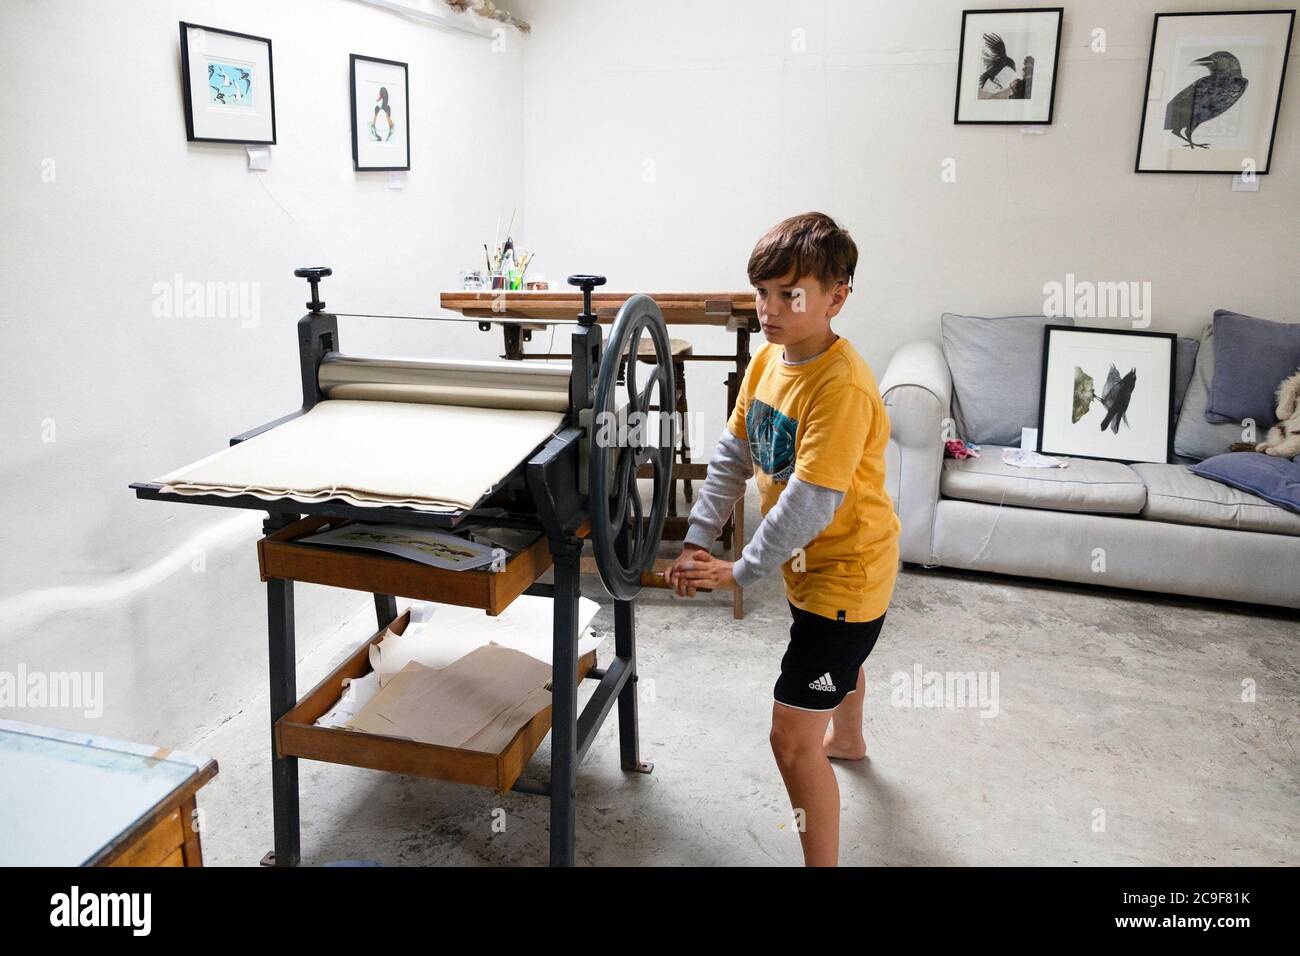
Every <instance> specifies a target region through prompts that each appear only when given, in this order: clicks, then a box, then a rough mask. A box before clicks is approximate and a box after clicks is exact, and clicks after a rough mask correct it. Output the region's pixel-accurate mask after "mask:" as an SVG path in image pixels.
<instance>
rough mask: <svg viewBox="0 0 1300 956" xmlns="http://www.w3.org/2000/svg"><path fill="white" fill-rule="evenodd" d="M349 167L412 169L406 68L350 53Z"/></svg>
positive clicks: (402, 65)
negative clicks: (350, 131) (350, 142)
mask: <svg viewBox="0 0 1300 956" xmlns="http://www.w3.org/2000/svg"><path fill="white" fill-rule="evenodd" d="M350 62H351V71H352V166H353V168H354V169H358V170H397V169H410V168H411V138H410V132H411V117H410V113H409V103H410V87H409V85H408V83H407V77H406V64H405V63H398V62H397V61H396V60H380V59H378V58H376V57H373V56H362V55H361V54H359V53H353V54H352V59H351V61H350Z"/></svg>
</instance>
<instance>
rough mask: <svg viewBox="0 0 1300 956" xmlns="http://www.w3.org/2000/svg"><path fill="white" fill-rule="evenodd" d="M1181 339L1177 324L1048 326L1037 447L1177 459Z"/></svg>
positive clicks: (1083, 454)
mask: <svg viewBox="0 0 1300 956" xmlns="http://www.w3.org/2000/svg"><path fill="white" fill-rule="evenodd" d="M1177 340H1178V336H1177V335H1175V334H1174V333H1172V332H1142V331H1138V330H1135V329H1090V328H1083V327H1080V326H1077V325H1048V326H1046V327H1045V329H1044V335H1043V378H1042V393H1041V395H1040V396H1039V412H1038V449H1037V450H1038V451H1039V452H1040V453H1042V454H1044V455H1063V456H1067V457H1070V458H1100V459H1107V460H1110V461H1122V462H1126V463H1129V464H1132V463H1134V462H1159V463H1162V464H1163V463H1167V462H1169V461H1170V460H1172V456H1173V440H1174V437H1173V436H1174V381H1175V376H1174V356H1175V350H1176V348H1177Z"/></svg>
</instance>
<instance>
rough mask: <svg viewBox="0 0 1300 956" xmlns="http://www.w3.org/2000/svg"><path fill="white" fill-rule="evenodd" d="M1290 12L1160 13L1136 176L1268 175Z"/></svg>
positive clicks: (1292, 17)
mask: <svg viewBox="0 0 1300 956" xmlns="http://www.w3.org/2000/svg"><path fill="white" fill-rule="evenodd" d="M1294 24H1295V11H1294V10H1263V11H1252V12H1242V13H1157V14H1156V16H1155V25H1154V26H1153V27H1152V31H1151V54H1150V57H1149V58H1148V60H1147V85H1146V95H1145V96H1144V97H1143V100H1142V122H1141V123H1140V124H1139V127H1138V149H1137V165H1136V167H1135V171H1136V172H1139V173H1233V174H1238V173H1267V172H1268V167H1269V162H1270V160H1271V159H1272V155H1273V137H1274V134H1275V133H1276V132H1277V114H1278V106H1279V104H1280V103H1281V101H1282V84H1283V81H1284V80H1285V79H1286V61H1287V55H1288V54H1289V52H1290V49H1291V31H1292V28H1293V26H1294Z"/></svg>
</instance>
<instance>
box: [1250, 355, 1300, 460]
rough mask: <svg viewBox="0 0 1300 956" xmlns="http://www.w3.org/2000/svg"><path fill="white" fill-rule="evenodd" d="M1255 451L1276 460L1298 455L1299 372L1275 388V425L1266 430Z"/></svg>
mask: <svg viewBox="0 0 1300 956" xmlns="http://www.w3.org/2000/svg"><path fill="white" fill-rule="evenodd" d="M1255 451H1262V452H1263V453H1264V454H1266V455H1273V456H1275V457H1277V458H1294V457H1295V456H1296V455H1300V372H1296V373H1295V374H1294V375H1292V376H1291V377H1290V378H1286V379H1283V380H1282V384H1281V385H1279V386H1278V387H1277V424H1276V425H1274V426H1273V427H1272V428H1270V429H1269V430H1268V434H1267V435H1265V436H1264V440H1263V441H1262V442H1260V443H1259V444H1258V445H1256V446H1255Z"/></svg>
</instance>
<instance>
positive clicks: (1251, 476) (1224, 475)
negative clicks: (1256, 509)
mask: <svg viewBox="0 0 1300 956" xmlns="http://www.w3.org/2000/svg"><path fill="white" fill-rule="evenodd" d="M1191 470H1192V472H1193V473H1194V474H1197V475H1200V476H1201V477H1202V478H1208V479H1210V480H1211V481H1216V482H1222V483H1223V484H1225V485H1230V486H1232V487H1233V488H1237V489H1239V490H1241V491H1244V492H1246V493H1247V494H1250V495H1255V496H1256V497H1258V498H1262V499H1264V500H1265V501H1267V502H1269V503H1271V504H1275V505H1277V506H1278V507H1279V508H1285V509H1286V510H1287V511H1289V512H1291V513H1292V514H1294V515H1296V516H1297V517H1298V518H1300V459H1297V460H1292V459H1290V458H1278V457H1275V456H1273V455H1265V454H1259V453H1256V452H1235V453H1233V452H1229V453H1228V454H1226V455H1215V456H1214V457H1213V458H1207V459H1205V461H1203V462H1201V463H1200V464H1199V465H1193V466H1192V468H1191Z"/></svg>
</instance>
